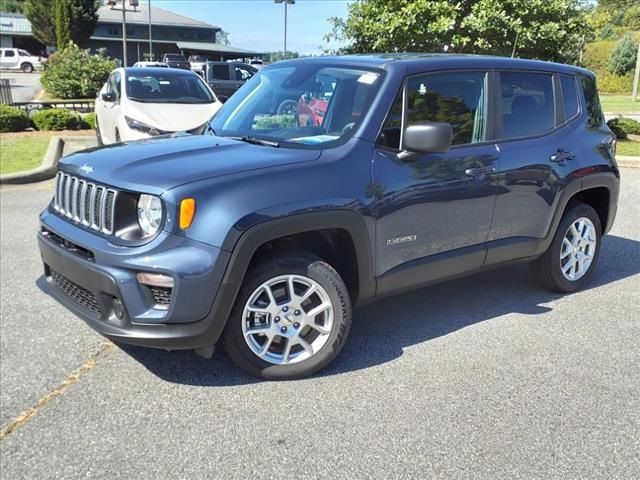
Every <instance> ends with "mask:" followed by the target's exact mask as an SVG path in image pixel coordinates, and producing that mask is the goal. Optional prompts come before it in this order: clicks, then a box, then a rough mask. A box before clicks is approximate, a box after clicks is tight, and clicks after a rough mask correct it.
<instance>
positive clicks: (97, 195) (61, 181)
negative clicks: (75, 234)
mask: <svg viewBox="0 0 640 480" xmlns="http://www.w3.org/2000/svg"><path fill="white" fill-rule="evenodd" d="M117 196H118V192H117V191H116V190H113V189H111V188H107V187H105V186H103V185H99V184H96V183H92V182H88V181H86V180H82V179H80V178H78V177H74V176H72V175H69V174H66V173H63V172H58V174H57V175H56V192H55V196H54V199H53V207H54V208H55V209H56V210H57V211H58V212H59V213H60V214H62V215H65V216H66V217H68V218H69V219H71V220H73V221H74V222H76V223H81V224H82V225H85V226H87V227H90V228H92V229H94V230H98V231H100V232H102V233H106V234H109V235H110V234H112V233H113V223H114V218H113V216H114V211H115V208H114V207H115V203H116V197H117Z"/></svg>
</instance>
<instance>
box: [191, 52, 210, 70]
mask: <svg viewBox="0 0 640 480" xmlns="http://www.w3.org/2000/svg"><path fill="white" fill-rule="evenodd" d="M208 61H209V60H208V59H207V57H205V56H204V55H191V56H190V57H189V63H190V64H191V71H192V72H196V73H197V74H199V75H202V74H203V72H204V66H205V65H206V64H207V62H208Z"/></svg>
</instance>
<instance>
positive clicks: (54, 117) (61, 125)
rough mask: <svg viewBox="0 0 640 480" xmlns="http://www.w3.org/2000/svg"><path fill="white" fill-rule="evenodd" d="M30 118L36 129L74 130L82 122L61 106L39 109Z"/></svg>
mask: <svg viewBox="0 0 640 480" xmlns="http://www.w3.org/2000/svg"><path fill="white" fill-rule="evenodd" d="M32 118H33V123H34V124H35V126H36V128H37V129H38V130H56V131H58V130H76V129H77V128H79V127H80V125H81V123H82V120H80V118H79V117H78V116H77V115H74V114H73V113H71V112H70V111H69V110H65V109H63V108H52V109H49V110H39V111H37V112H35V113H34V114H33V117H32Z"/></svg>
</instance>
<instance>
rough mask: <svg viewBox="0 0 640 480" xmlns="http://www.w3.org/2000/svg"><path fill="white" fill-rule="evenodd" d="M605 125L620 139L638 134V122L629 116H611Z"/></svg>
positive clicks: (639, 123)
mask: <svg viewBox="0 0 640 480" xmlns="http://www.w3.org/2000/svg"><path fill="white" fill-rule="evenodd" d="M607 125H609V128H610V129H611V131H612V132H613V133H615V135H616V137H617V138H620V139H625V138H627V137H628V136H629V135H640V122H637V121H636V120H633V119H631V118H612V119H611V120H609V121H608V122H607Z"/></svg>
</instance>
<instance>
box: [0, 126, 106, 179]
mask: <svg viewBox="0 0 640 480" xmlns="http://www.w3.org/2000/svg"><path fill="white" fill-rule="evenodd" d="M95 143H96V141H95V138H93V137H82V136H77V137H74V136H70V137H57V136H53V137H51V140H49V146H48V147H47V152H46V153H45V154H44V159H43V160H42V165H40V166H39V167H38V168H34V169H32V170H27V171H24V172H16V173H9V174H7V175H0V185H21V184H25V183H35V182H41V181H43V180H48V179H50V178H53V177H54V176H55V175H56V170H57V168H58V160H60V158H61V157H62V156H63V155H68V154H70V153H73V152H74V151H78V150H82V149H83V148H90V147H93V146H95ZM65 147H68V148H65ZM65 150H67V151H65Z"/></svg>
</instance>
